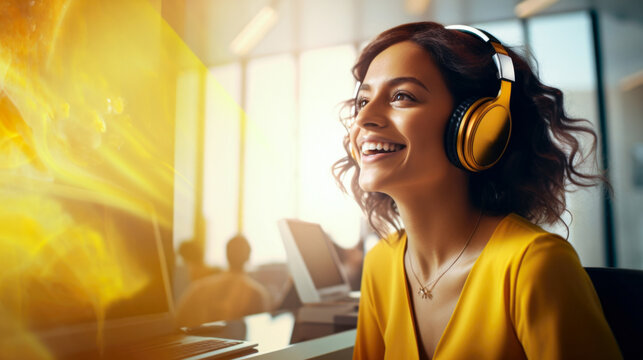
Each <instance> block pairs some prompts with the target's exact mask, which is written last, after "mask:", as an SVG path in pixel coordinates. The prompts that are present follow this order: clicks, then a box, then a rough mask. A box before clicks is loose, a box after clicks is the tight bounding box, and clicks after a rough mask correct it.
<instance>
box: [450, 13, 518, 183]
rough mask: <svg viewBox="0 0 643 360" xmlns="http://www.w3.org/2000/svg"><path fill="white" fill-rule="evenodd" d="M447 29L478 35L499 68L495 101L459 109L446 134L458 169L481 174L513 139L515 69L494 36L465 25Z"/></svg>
mask: <svg viewBox="0 0 643 360" xmlns="http://www.w3.org/2000/svg"><path fill="white" fill-rule="evenodd" d="M445 28H446V29H450V30H457V31H461V32H464V33H467V34H471V35H474V36H476V37H478V38H479V39H481V40H482V41H484V42H485V43H488V44H490V45H491V48H492V49H493V61H494V63H495V64H496V68H497V69H498V74H497V75H498V79H500V92H499V93H498V95H497V96H496V97H495V98H490V97H484V98H480V99H476V98H469V99H466V100H464V101H463V102H462V103H460V104H459V105H458V106H456V108H455V110H454V112H453V114H452V115H451V118H450V119H449V122H448V123H447V128H446V132H445V142H444V146H445V150H446V154H447V157H448V158H449V160H450V161H451V162H452V163H453V164H454V165H456V166H458V167H460V168H463V169H465V170H468V171H471V172H480V171H483V170H486V169H489V168H490V167H492V166H493V165H494V164H495V163H497V162H498V160H500V158H501V157H502V155H503V154H504V152H505V150H506V149H507V145H508V144H509V138H510V136H511V113H510V111H509V100H510V98H511V84H512V83H513V82H514V81H515V75H514V66H513V62H512V61H511V58H510V57H509V54H507V50H505V48H504V47H503V46H502V44H500V41H498V39H496V38H495V37H493V36H492V35H491V34H489V33H487V32H485V31H483V30H479V29H476V28H473V27H470V26H465V25H450V26H446V27H445Z"/></svg>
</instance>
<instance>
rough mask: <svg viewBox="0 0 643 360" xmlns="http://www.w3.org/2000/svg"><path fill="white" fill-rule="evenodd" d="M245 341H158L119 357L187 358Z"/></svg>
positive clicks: (166, 359) (126, 352) (121, 353)
mask: <svg viewBox="0 0 643 360" xmlns="http://www.w3.org/2000/svg"><path fill="white" fill-rule="evenodd" d="M242 343H244V342H243V341H238V340H228V339H203V340H199V341H195V342H168V343H158V344H155V345H152V346H146V347H143V348H138V349H133V348H130V349H128V350H129V351H125V352H120V356H119V357H123V358H127V359H163V360H174V359H185V358H189V357H192V356H196V355H200V354H204V353H208V352H212V351H216V350H224V349H226V348H229V347H232V346H235V345H239V344H242Z"/></svg>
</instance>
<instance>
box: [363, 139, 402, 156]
mask: <svg viewBox="0 0 643 360" xmlns="http://www.w3.org/2000/svg"><path fill="white" fill-rule="evenodd" d="M402 148H404V145H400V144H393V143H381V142H365V143H363V144H362V154H364V155H373V154H379V153H383V152H394V151H398V150H401V149H402Z"/></svg>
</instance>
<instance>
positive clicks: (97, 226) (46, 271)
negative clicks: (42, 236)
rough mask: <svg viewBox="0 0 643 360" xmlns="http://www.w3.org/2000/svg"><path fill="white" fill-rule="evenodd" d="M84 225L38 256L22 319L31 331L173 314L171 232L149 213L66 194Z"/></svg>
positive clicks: (67, 208) (70, 210)
mask: <svg viewBox="0 0 643 360" xmlns="http://www.w3.org/2000/svg"><path fill="white" fill-rule="evenodd" d="M59 203H60V204H61V206H62V208H63V209H62V211H63V212H64V213H65V214H68V215H69V216H73V217H74V218H75V219H79V218H82V221H83V225H82V227H79V228H71V229H67V230H66V233H65V234H64V235H61V236H59V237H58V238H57V239H56V240H55V241H50V242H48V243H46V244H44V245H43V248H42V250H41V251H42V254H34V261H38V262H39V264H38V267H34V269H37V271H38V272H39V273H38V274H34V275H36V276H29V277H26V278H25V284H24V285H25V290H26V291H25V292H24V293H23V294H21V300H20V301H21V303H22V306H21V308H22V316H23V319H22V320H23V321H24V323H25V325H27V327H28V328H30V329H31V330H34V331H47V330H50V329H55V328H58V327H69V326H74V325H80V324H86V323H94V322H102V323H105V322H110V321H112V320H121V319H128V318H135V317H144V316H148V315H154V314H162V313H169V312H170V303H169V302H168V296H167V292H166V288H165V286H166V285H165V283H164V281H165V278H164V274H163V271H164V269H163V266H165V264H162V260H161V259H162V258H161V256H160V255H161V254H159V244H161V239H160V238H161V237H162V236H163V235H165V236H169V234H168V230H167V229H165V230H164V229H163V228H161V227H159V226H158V224H155V223H154V221H152V220H150V219H143V218H141V217H139V216H135V215H133V214H130V213H127V212H125V211H123V210H119V209H115V208H113V207H108V206H105V205H98V204H91V203H88V202H84V201H83V202H80V201H71V200H62V201H60V202H59Z"/></svg>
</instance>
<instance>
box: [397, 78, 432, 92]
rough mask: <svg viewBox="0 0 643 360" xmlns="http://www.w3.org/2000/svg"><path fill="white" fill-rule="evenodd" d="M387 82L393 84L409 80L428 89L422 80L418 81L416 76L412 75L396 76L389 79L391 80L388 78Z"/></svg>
mask: <svg viewBox="0 0 643 360" xmlns="http://www.w3.org/2000/svg"><path fill="white" fill-rule="evenodd" d="M387 82H388V83H389V85H393V86H396V85H400V84H403V83H407V82H410V83H413V84H416V85H418V86H420V87H421V88H423V89H424V90H426V91H429V88H427V87H426V85H424V83H423V82H422V81H420V80H418V79H417V78H414V77H412V76H403V77H397V78H394V79H391V80H389V81H387Z"/></svg>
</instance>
